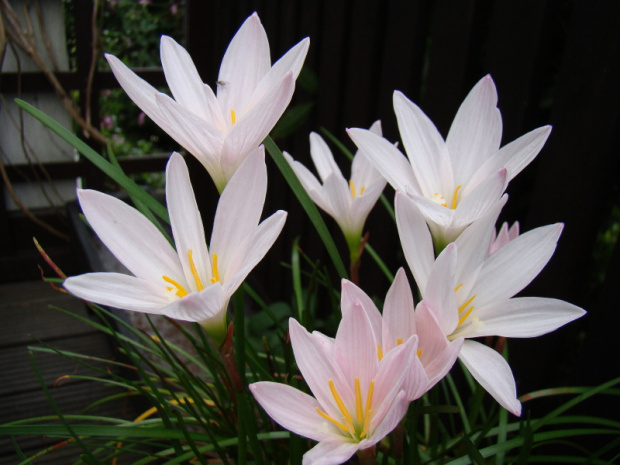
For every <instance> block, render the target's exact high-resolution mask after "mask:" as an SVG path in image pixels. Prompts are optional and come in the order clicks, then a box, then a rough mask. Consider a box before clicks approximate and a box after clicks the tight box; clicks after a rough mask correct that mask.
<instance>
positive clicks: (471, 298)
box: [459, 294, 477, 315]
mask: <svg viewBox="0 0 620 465" xmlns="http://www.w3.org/2000/svg"><path fill="white" fill-rule="evenodd" d="M476 295H477V294H474V295H473V296H471V297H470V298H469V300H467V302H465V303H464V304H463V305H461V306H460V307H459V315H460V314H461V313H462V312H463V310H465V309H466V308H467V306H468V305H469V304H470V303H471V302H472V300H474V299H475V298H476Z"/></svg>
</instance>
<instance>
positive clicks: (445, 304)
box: [421, 243, 460, 334]
mask: <svg viewBox="0 0 620 465" xmlns="http://www.w3.org/2000/svg"><path fill="white" fill-rule="evenodd" d="M456 263H457V247H456V244H454V243H451V244H449V245H448V246H447V247H446V248H445V249H443V251H442V252H441V254H439V257H437V260H435V264H434V265H433V268H432V269H431V272H430V274H429V276H428V281H427V283H426V288H424V289H421V293H422V297H423V298H424V300H426V302H427V303H428V305H430V307H431V308H432V309H433V311H434V312H435V315H436V316H437V319H438V320H439V324H440V325H441V329H442V330H443V332H444V334H451V333H452V332H453V331H454V329H455V328H456V327H457V325H458V322H459V314H458V308H457V305H456V296H455V292H454V289H455V286H458V284H460V283H458V284H457V283H455V280H454V278H455V270H456Z"/></svg>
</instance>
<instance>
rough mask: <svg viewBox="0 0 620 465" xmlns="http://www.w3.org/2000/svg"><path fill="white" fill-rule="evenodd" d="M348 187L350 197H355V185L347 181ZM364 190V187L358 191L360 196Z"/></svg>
mask: <svg viewBox="0 0 620 465" xmlns="http://www.w3.org/2000/svg"><path fill="white" fill-rule="evenodd" d="M349 187H350V188H351V197H353V198H355V197H357V194H356V193H355V184H353V181H349ZM365 190H366V186H362V188H361V189H360V195H362V194H363V193H364V191H365Z"/></svg>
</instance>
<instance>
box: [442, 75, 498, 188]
mask: <svg viewBox="0 0 620 465" xmlns="http://www.w3.org/2000/svg"><path fill="white" fill-rule="evenodd" d="M496 106H497V91H496V90H495V84H494V83H493V79H491V76H485V77H483V78H482V79H481V80H480V81H479V82H478V83H477V84H476V85H475V86H474V88H473V89H472V90H471V91H470V92H469V94H468V95H467V97H466V98H465V100H464V101H463V103H462V104H461V106H460V108H459V110H458V112H457V113H456V116H455V117H454V121H453V122H452V126H451V127H450V132H449V133H448V137H447V138H446V144H447V146H448V150H449V152H450V157H451V159H452V166H453V167H454V178H455V179H454V182H455V184H456V185H465V184H467V182H468V180H469V179H470V178H471V176H472V175H473V174H474V172H475V171H476V170H477V169H478V167H479V166H480V165H482V163H484V162H485V161H486V160H487V159H488V158H489V157H490V156H492V155H493V154H494V153H495V152H497V150H498V149H499V144H500V140H501V137H502V118H501V115H500V113H499V110H498V109H497V108H496Z"/></svg>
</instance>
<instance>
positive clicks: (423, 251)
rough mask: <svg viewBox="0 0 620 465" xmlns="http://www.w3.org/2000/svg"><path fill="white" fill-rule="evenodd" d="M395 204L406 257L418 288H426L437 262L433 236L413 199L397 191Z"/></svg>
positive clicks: (397, 222) (399, 232) (401, 241)
mask: <svg viewBox="0 0 620 465" xmlns="http://www.w3.org/2000/svg"><path fill="white" fill-rule="evenodd" d="M394 204H395V208H396V226H397V227H398V236H399V237H400V243H401V245H402V247H403V252H404V253H405V259H406V260H407V264H408V265H409V269H410V270H411V272H412V273H413V278H414V279H415V282H416V284H417V285H418V288H419V289H424V288H426V282H427V279H428V275H429V274H430V272H431V267H432V266H433V263H434V262H435V253H434V250H433V238H432V237H431V233H430V231H429V230H428V226H427V225H426V221H425V219H424V217H423V216H422V213H421V212H420V210H419V209H418V207H417V206H416V204H415V202H414V201H413V200H412V199H410V198H409V197H408V196H407V195H406V194H403V193H401V192H400V191H397V192H396V196H395V199H394Z"/></svg>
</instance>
